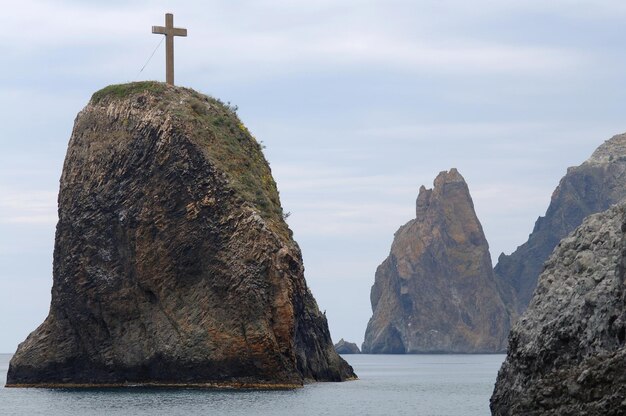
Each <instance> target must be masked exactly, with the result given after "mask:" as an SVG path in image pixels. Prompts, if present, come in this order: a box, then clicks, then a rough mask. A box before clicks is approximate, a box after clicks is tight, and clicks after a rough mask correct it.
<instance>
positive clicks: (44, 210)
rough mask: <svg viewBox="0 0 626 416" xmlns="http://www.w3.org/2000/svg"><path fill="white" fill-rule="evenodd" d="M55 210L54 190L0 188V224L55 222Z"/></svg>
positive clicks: (45, 223)
mask: <svg viewBox="0 0 626 416" xmlns="http://www.w3.org/2000/svg"><path fill="white" fill-rule="evenodd" d="M56 210H57V195H56V192H51V191H15V190H7V189H0V223H1V224H41V225H51V224H56V222H57V213H56Z"/></svg>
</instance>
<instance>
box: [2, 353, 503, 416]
mask: <svg viewBox="0 0 626 416" xmlns="http://www.w3.org/2000/svg"><path fill="white" fill-rule="evenodd" d="M10 358H11V355H10V354H0V386H1V387H2V388H0V415H3V416H5V415H6V416H9V415H11V416H12V415H46V416H49V415H51V416H56V415H64V416H65V415H67V416H71V415H90V416H91V415H107V416H108V415H150V416H159V415H168V416H169V415H245V416H250V415H255V416H256V415H272V416H273V415H289V416H293V415H312V416H313V415H338V416H349V415H355V416H356V415H358V416H367V415H393V416H397V415H411V416H414V415H424V416H427V415H433V416H434V415H437V416H443V415H454V416H465V415H467V416H471V415H481V416H482V415H489V397H490V396H491V392H492V390H493V385H494V383H495V380H496V375H497V373H498V369H499V368H500V365H501V364H502V361H504V358H505V356H504V355H346V356H344V358H345V359H346V360H348V362H349V363H350V364H351V365H352V366H353V367H354V369H355V371H356V373H357V374H358V375H359V378H360V379H359V380H358V381H352V382H346V383H317V384H312V385H307V386H306V387H304V388H303V389H298V390H294V391H211V390H194V389H185V390H169V389H167V390H166V389H141V388H133V389H121V390H120V389H114V390H98V389H93V390H65V389H64V390H48V389H6V388H4V383H5V382H6V374H7V369H8V367H9V360H10Z"/></svg>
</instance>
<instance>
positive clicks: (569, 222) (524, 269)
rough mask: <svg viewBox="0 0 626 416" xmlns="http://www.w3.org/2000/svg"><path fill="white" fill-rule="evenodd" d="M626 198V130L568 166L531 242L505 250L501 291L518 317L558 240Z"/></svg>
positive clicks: (501, 259)
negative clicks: (578, 161)
mask: <svg viewBox="0 0 626 416" xmlns="http://www.w3.org/2000/svg"><path fill="white" fill-rule="evenodd" d="M624 197H626V134H622V135H619V136H615V137H613V138H611V139H610V140H607V141H606V142H605V143H604V144H602V145H601V146H600V147H599V148H598V149H596V151H595V152H594V153H593V155H592V156H591V157H590V158H589V159H588V160H587V161H585V162H584V163H583V164H581V165H580V166H576V167H572V168H569V169H568V170H567V174H566V175H565V176H564V177H563V179H561V182H560V183H559V186H558V187H557V188H556V190H555V191H554V193H553V194H552V200H551V202H550V206H549V207H548V210H547V212H546V215H545V216H544V217H539V219H537V222H536V223H535V228H534V229H533V231H532V233H531V234H530V236H529V238H528V241H527V242H526V243H524V244H522V245H521V246H519V247H518V248H517V250H516V251H515V252H513V253H512V254H511V255H509V256H506V255H504V254H501V255H500V257H499V258H498V264H497V265H496V267H495V273H496V276H497V277H498V278H499V280H501V286H502V293H503V297H504V298H505V301H506V303H507V305H509V307H510V309H511V311H512V314H513V315H514V316H517V315H519V314H520V313H522V312H523V311H524V310H525V309H526V307H527V306H528V303H529V302H530V299H531V297H532V294H533V291H534V290H535V286H536V285H537V278H538V277H539V274H540V273H541V271H542V269H543V263H544V262H545V261H546V260H547V259H548V256H549V255H550V253H552V250H553V249H554V247H555V246H556V245H557V244H558V242H559V241H560V240H561V239H562V238H563V237H565V236H566V235H567V234H569V233H570V232H572V231H573V230H574V229H575V228H576V227H578V226H579V225H580V224H581V223H582V221H583V219H584V218H585V217H587V216H588V215H590V214H594V213H597V212H601V211H604V210H606V209H607V208H608V207H609V206H611V205H612V204H615V203H617V202H619V201H621V200H622V198H624Z"/></svg>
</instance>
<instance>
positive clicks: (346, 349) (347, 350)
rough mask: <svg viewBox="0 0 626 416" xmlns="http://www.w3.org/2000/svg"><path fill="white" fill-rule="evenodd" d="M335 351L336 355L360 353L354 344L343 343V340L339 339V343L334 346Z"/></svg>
mask: <svg viewBox="0 0 626 416" xmlns="http://www.w3.org/2000/svg"><path fill="white" fill-rule="evenodd" d="M335 351H337V354H360V353H361V350H359V347H358V346H357V345H356V344H355V343H353V342H348V341H345V340H344V339H343V338H341V339H340V340H339V342H338V343H336V344H335Z"/></svg>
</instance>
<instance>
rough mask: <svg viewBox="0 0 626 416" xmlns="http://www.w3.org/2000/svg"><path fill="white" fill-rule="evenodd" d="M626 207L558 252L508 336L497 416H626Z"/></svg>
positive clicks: (600, 218) (585, 228)
mask: <svg viewBox="0 0 626 416" xmlns="http://www.w3.org/2000/svg"><path fill="white" fill-rule="evenodd" d="M625 230H626V204H624V203H622V204H618V205H615V206H613V207H611V208H610V209H609V210H607V211H605V212H603V213H600V214H595V215H592V216H590V217H588V218H587V219H585V220H584V221H583V223H582V224H581V225H580V226H579V227H578V228H577V229H576V230H575V231H574V232H573V233H572V234H570V235H569V236H568V237H567V238H565V239H563V240H562V241H561V242H560V243H559V245H558V246H557V247H556V248H555V250H554V252H553V253H552V255H551V256H550V258H549V259H548V261H547V262H546V269H545V270H544V272H543V273H542V274H541V277H540V278H539V282H538V285H537V289H536V291H535V295H534V296H533V298H532V301H531V303H530V305H529V307H528V309H527V310H526V312H525V313H524V314H523V315H522V316H521V317H520V319H519V320H518V321H517V323H516V324H515V325H514V327H513V329H512V330H511V334H510V336H509V347H508V354H507V358H506V361H505V362H504V364H503V365H502V368H501V369H500V372H499V374H498V379H497V382H496V386H495V390H494V393H493V396H492V398H491V410H492V413H493V414H494V415H623V414H626V401H625V400H626V372H625V371H624V368H626V348H625V344H624V343H625V341H626V303H625V302H626V287H625V286H624V270H625V269H624V267H625V266H626V235H625V234H624V231H625Z"/></svg>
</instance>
